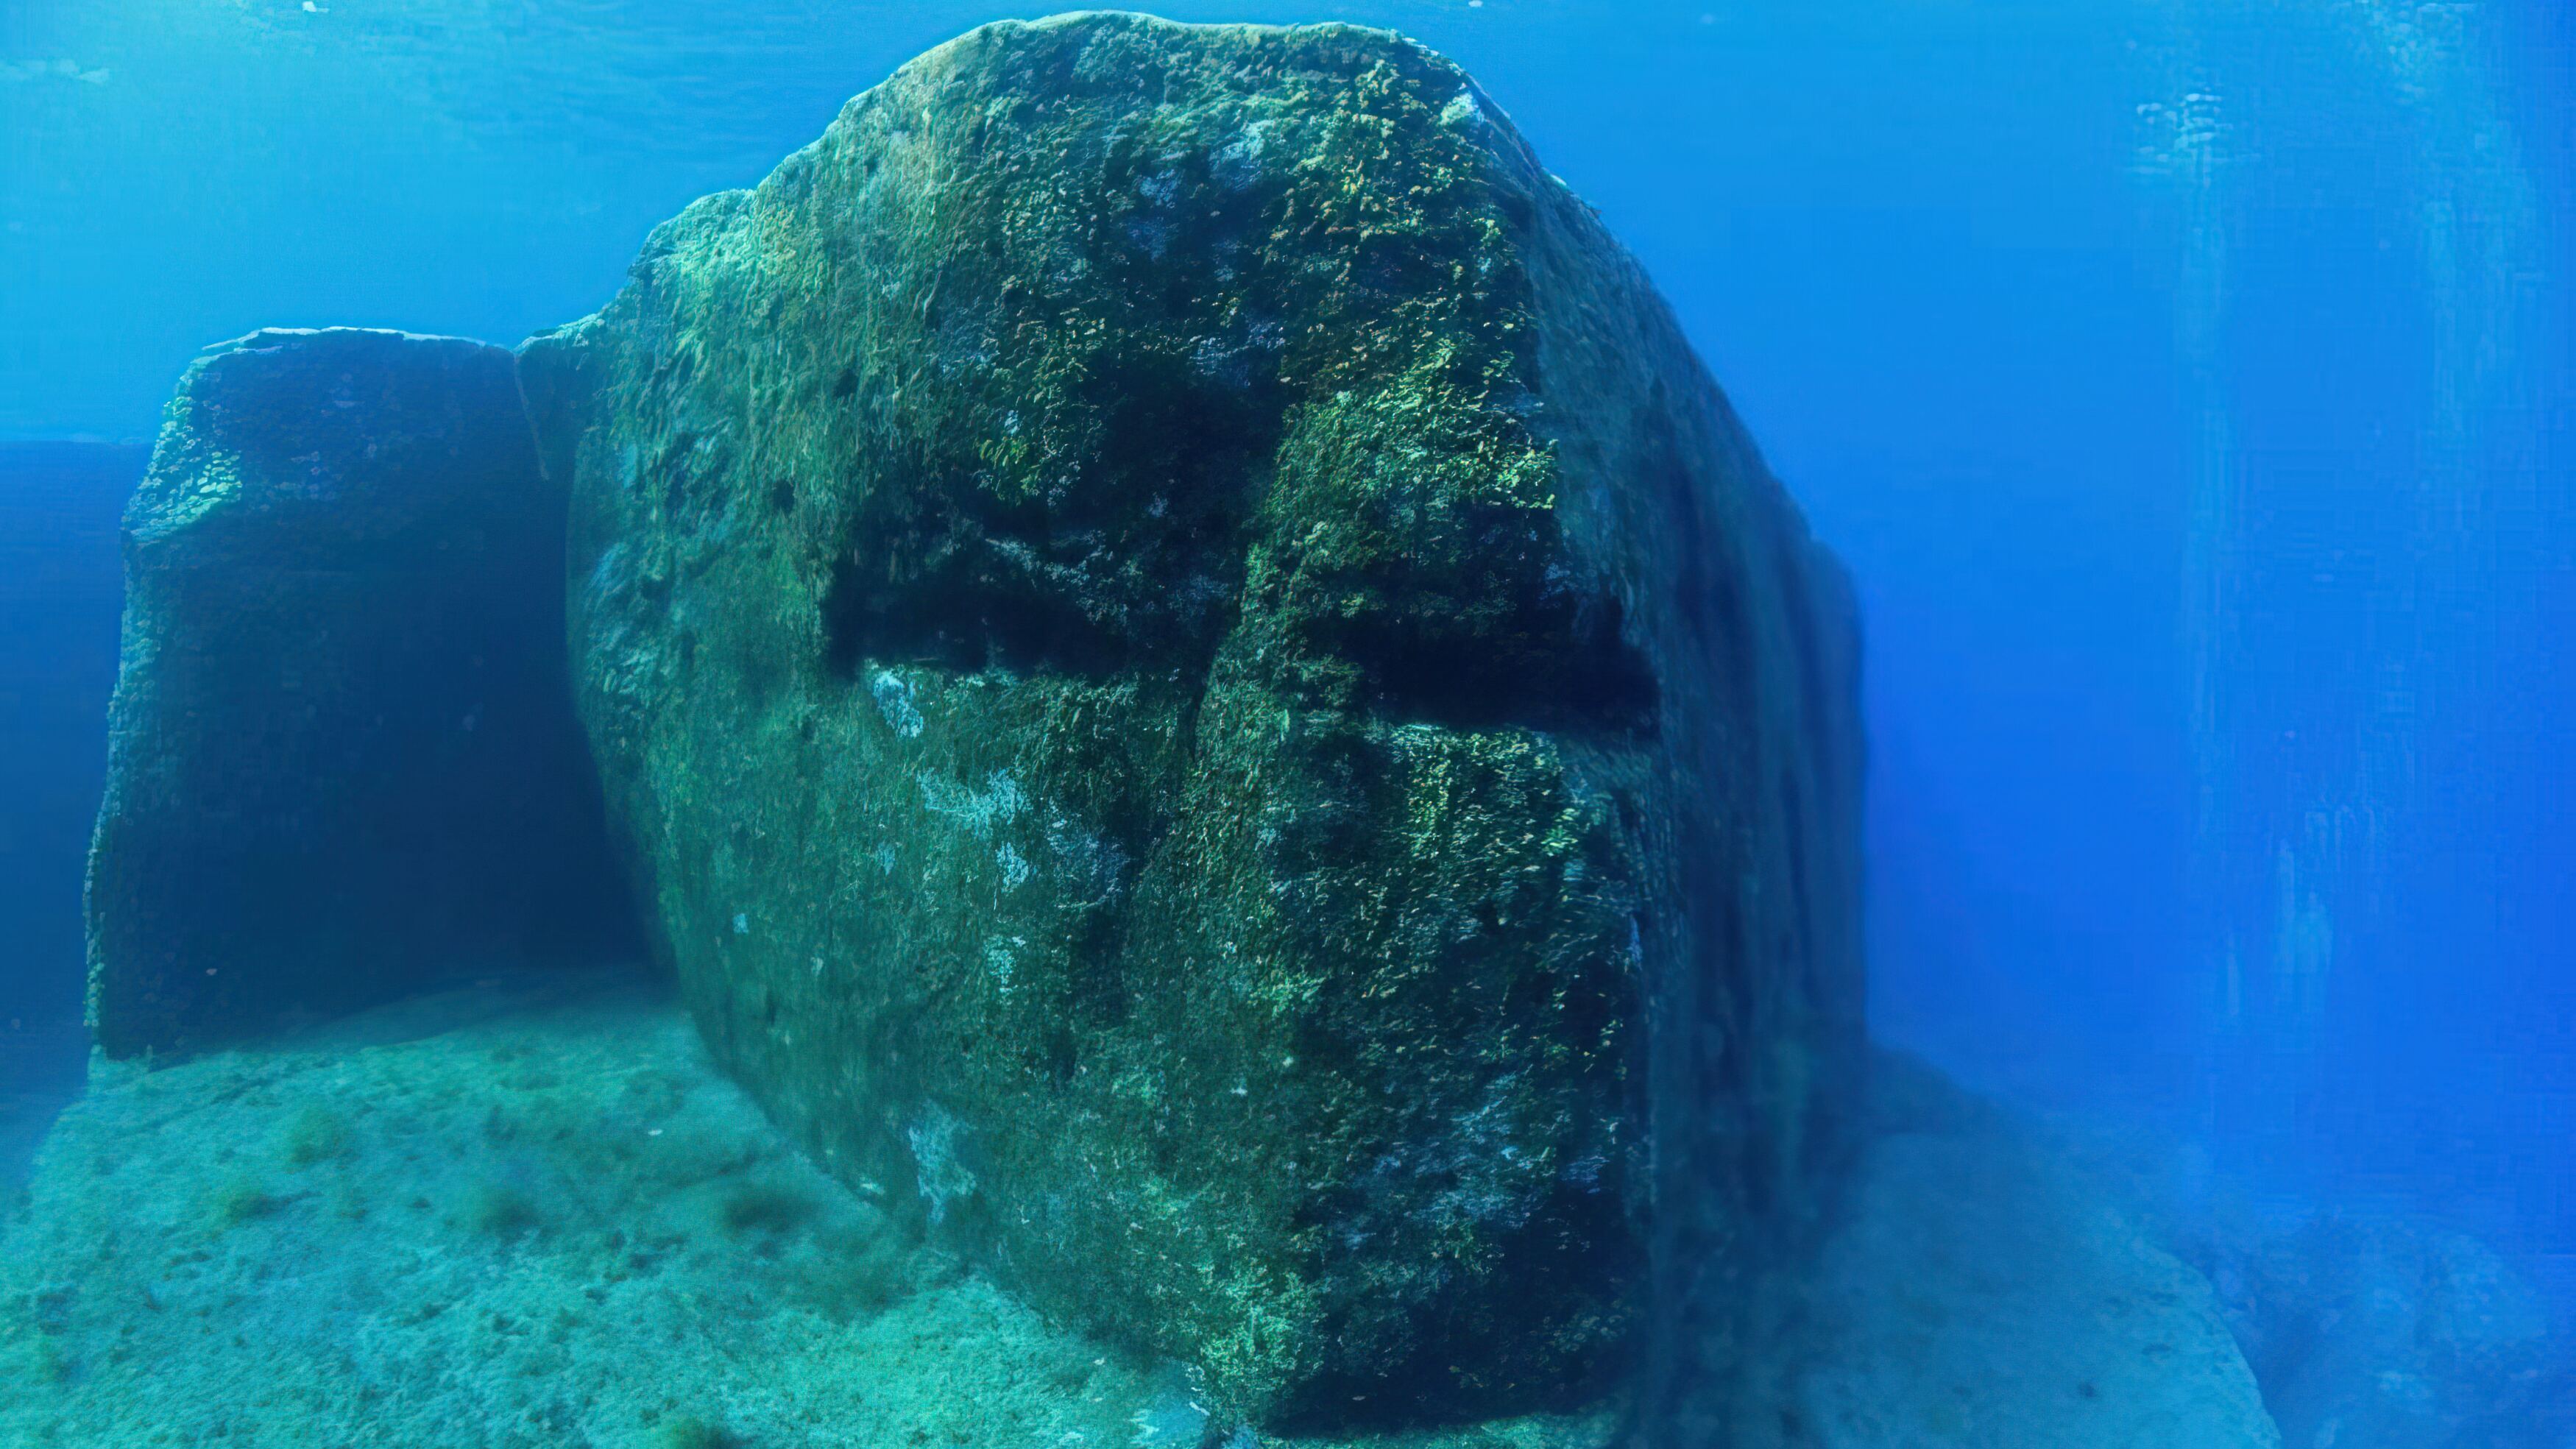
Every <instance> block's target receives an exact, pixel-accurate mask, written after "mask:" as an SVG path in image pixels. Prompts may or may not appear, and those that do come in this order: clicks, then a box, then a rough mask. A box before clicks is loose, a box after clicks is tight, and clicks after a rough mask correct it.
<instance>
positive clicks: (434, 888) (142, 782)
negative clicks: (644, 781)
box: [89, 330, 633, 1056]
mask: <svg viewBox="0 0 2576 1449" xmlns="http://www.w3.org/2000/svg"><path fill="white" fill-rule="evenodd" d="M563 519H564V496H563V490H562V489H561V488H559V487H554V486H550V485H548V484H547V483H546V481H545V480H544V478H543V476H542V475H541V474H540V472H539V471H538V469H537V467H536V460H535V456H534V452H533V448H532V444H531V440H530V437H529V433H528V427H527V422H526V417H525V414H524V412H523V410H522V409H521V407H520V405H519V399H518V389H517V384H516V380H515V376H514V364H513V360H512V357H511V354H510V353H509V352H507V351H505V350H503V349H500V348H495V347H489V346H485V345H484V344H481V343H477V342H467V341H463V340H460V339H455V338H440V337H414V336H408V335H405V334H402V333H395V332H369V331H336V330H335V331H326V332H260V333H255V334H253V335H251V336H249V337H245V338H242V339H240V340H238V341H236V342H233V343H229V344H226V345H225V346H223V347H221V348H219V349H216V350H214V351H212V352H211V353H210V354H209V355H207V356H205V357H203V358H201V359H199V360H198V361H197V363H196V364H195V365H194V366H192V367H191V368H190V369H189V371H188V374H187V376H186V377H185V378H184V379H183V380H182V381H181V383H180V385H179V391H178V395H177V397H176V398H175V399H173V401H172V402H171V404H170V407H169V411H168V414H167V417H166V420H165V422H164V424H163V428H162V432H161V438H160V441H159V444H158V446H157V448H156V449H155V451H154V454H153V458H152V465H151V471H150V473H149V475H148V476H147V477H146V478H145V479H144V482H143V484H142V486H141V488H140V489H139V490H138V491H137V492H136V493H135V496H134V499H133V501H132V503H131V504H130V506H129V507H128V509H127V512H126V516H125V559H126V613H125V630H124V659H123V664H122V672H121V674H120V676H119V678H118V681H117V687H116V696H115V701H114V704H113V706H112V710H111V718H110V726H109V772H108V784H107V797H106V801H105V803H104V804H103V805H102V807H101V809H100V813H99V820H98V830H97V834H96V837H95V840H94V843H93V845H92V850H91V856H90V871H89V923H90V1016H91V1022H92V1025H93V1026H94V1028H95V1029H96V1031H97V1035H98V1041H99V1044H100V1045H101V1046H103V1047H105V1048H106V1050H107V1051H108V1052H109V1053H110V1054H111V1055H115V1056H125V1055H130V1054H133V1053H137V1052H141V1051H145V1050H162V1051H167V1050H169V1049H172V1048H176V1047H187V1046H194V1045H202V1044H205V1043H209V1042H214V1041H221V1040H225V1039H227V1038H234V1037H239V1036H242V1035H244V1034H247V1033H251V1032H256V1031H259V1030H262V1029H265V1028H268V1027H272V1026H275V1025H278V1024H280V1023H282V1022H285V1021H289V1020H292V1019H295V1018H298V1017H304V1016H310V1015H315V1014H327V1013H331V1012H337V1011H342V1010H347V1009H350V1008H353V1007H356V1006H361V1005H366V1004H370V1003H373V1002H377V1001H382V1000H387V999H390V998H392V997H395V996H399V995H402V994H404V993H406V992H410V991H414V990H418V989H420V988H421V987H422V986H424V985H427V984H430V983H432V982H435V981H439V980H443V979H447V978H451V977H454V976H457V975H460V974H467V973H472V972H475V971H478V970H488V969H491V968H494V967H496V966H505V965H519V964H524V963H526V962H528V961H530V960H532V959H543V958H568V959H587V958H591V957H595V956H601V955H613V954H616V953H618V952H621V951H624V950H628V949H631V942H632V941H633V930H632V926H631V921H630V916H629V911H630V909H631V908H630V907H629V905H628V902H627V897H626V896H625V894H624V892H623V889H622V886H621V885H620V883H619V880H618V875H617V870H616V867H615V864H614V861H613V858H612V857H611V855H610V854H609V851H608V845H607V837H606V833H605V828H604V818H603V814H602V810H601V805H600V799H599V787H598V784H597V778H596V774H595V772H594V770H593V769H592V767H591V764H590V762H589V758H588V755H587V752H586V749H585V747H584V744H583V740H582V735H581V730H580V727H579V725H578V724H577V723H576V721H575V720H574V718H573V713H572V705H571V699H570V694H569V691H568V690H567V688H566V685H565V675H564V648H563V603H562V577H563V547H564V543H563V527H564V524H563Z"/></svg>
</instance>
